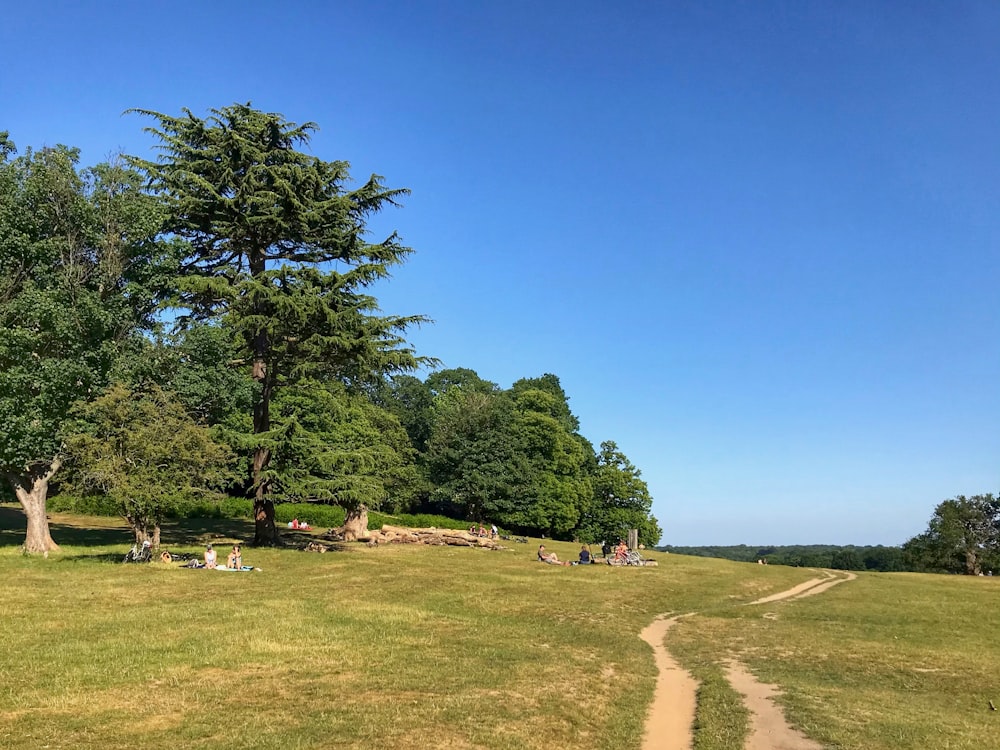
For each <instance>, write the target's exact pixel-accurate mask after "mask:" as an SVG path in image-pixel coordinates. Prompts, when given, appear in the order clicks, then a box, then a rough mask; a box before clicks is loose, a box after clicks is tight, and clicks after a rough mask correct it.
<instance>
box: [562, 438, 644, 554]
mask: <svg viewBox="0 0 1000 750" xmlns="http://www.w3.org/2000/svg"><path fill="white" fill-rule="evenodd" d="M652 505H653V498H652V497H651V496H650V494H649V488H648V487H647V486H646V483H645V482H644V481H643V480H642V479H641V472H640V471H639V470H638V469H637V468H636V467H635V466H633V465H632V462H631V461H629V460H628V458H627V457H626V456H625V454H624V453H622V452H621V451H620V450H619V449H618V445H617V444H616V443H615V442H614V441H612V440H607V441H605V442H603V443H601V450H600V453H599V454H598V456H597V471H596V474H595V476H594V495H593V500H592V501H591V503H590V506H589V507H588V508H587V509H586V512H585V513H584V517H583V519H582V520H581V523H580V536H581V538H582V539H584V540H585V541H589V542H595V541H600V540H607V541H610V540H616V539H624V538H625V537H626V535H627V534H628V531H629V529H638V530H639V541H640V542H641V543H642V544H645V545H646V546H653V545H655V544H658V543H659V541H660V527H659V524H658V523H657V522H656V519H655V518H653V517H652V516H651V515H650V511H651V510H652Z"/></svg>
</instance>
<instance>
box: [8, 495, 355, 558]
mask: <svg viewBox="0 0 1000 750" xmlns="http://www.w3.org/2000/svg"><path fill="white" fill-rule="evenodd" d="M26 528H27V519H26V518H25V517H24V513H23V512H22V511H21V509H20V507H18V506H16V505H0V547H20V546H21V545H22V544H24V534H25V529H26ZM49 531H50V532H51V534H52V538H53V539H54V540H55V542H56V544H58V545H60V546H64V547H102V548H107V547H122V548H123V551H122V552H107V551H106V549H102V550H101V551H100V552H93V553H88V552H81V553H77V554H67V555H66V556H65V559H67V560H81V559H87V560H93V561H96V562H114V563H120V562H121V561H122V557H123V556H124V554H125V552H124V550H126V549H128V547H130V546H131V544H132V541H133V537H132V532H131V531H130V530H129V529H128V527H127V526H125V524H124V522H122V521H121V520H120V519H116V518H99V519H97V518H94V517H91V516H70V515H67V514H60V513H56V514H54V515H50V516H49ZM253 533H254V526H253V521H251V520H250V519H247V518H184V519H170V520H167V521H165V522H164V523H163V525H162V527H161V529H160V549H161V550H168V551H176V550H179V551H182V552H184V551H189V550H185V548H192V547H194V548H203V547H204V545H206V544H208V543H209V542H211V543H212V544H219V543H225V542H231V543H233V544H249V541H250V540H252V539H253ZM278 533H279V534H280V537H279V538H280V542H281V543H280V547H283V548H285V549H302V548H303V547H305V546H306V545H307V544H308V543H309V542H321V543H323V544H324V545H326V546H327V548H328V549H329V551H331V552H334V551H337V552H343V551H346V550H347V549H349V546H347V545H342V544H340V543H336V542H329V541H327V540H324V539H322V538H321V537H320V536H319V535H317V534H313V533H310V532H307V531H298V530H292V529H285V528H283V527H281V528H279V529H278ZM197 554H199V555H200V550H199V551H198V553H197Z"/></svg>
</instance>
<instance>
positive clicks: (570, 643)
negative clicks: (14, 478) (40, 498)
mask: <svg viewBox="0 0 1000 750" xmlns="http://www.w3.org/2000/svg"><path fill="white" fill-rule="evenodd" d="M0 513H2V516H0V521H3V522H4V523H5V524H6V530H3V529H0V602H2V603H3V616H2V617H0V639H2V642H3V644H4V649H3V651H2V652H0V747H4V748H8V747H9V748H17V749H20V748H38V747H44V746H48V747H49V748H118V747H132V746H146V747H165V746H174V747H181V748H210V747H211V748H217V747H218V746H220V745H224V746H232V747H240V748H275V747H281V748H288V747H290V748H328V747H364V746H375V745H378V746H385V747H398V748H426V747H445V748H546V750H553V749H555V748H579V747H595V748H602V747H615V748H624V749H628V748H638V747H639V746H640V743H641V739H642V729H643V724H644V720H645V714H646V710H647V707H648V706H649V704H650V701H651V698H652V691H653V686H654V680H655V673H654V666H653V660H652V654H651V652H650V650H649V647H648V646H647V645H646V644H645V643H643V642H642V641H641V640H640V639H639V637H638V634H639V632H640V631H641V630H642V628H643V627H645V626H646V625H648V624H649V622H650V621H651V620H652V619H653V617H654V616H656V615H659V614H661V613H668V612H669V613H675V614H679V613H685V612H692V611H696V612H699V613H700V614H698V615H696V616H693V617H690V618H684V619H682V620H681V621H680V622H678V624H677V625H675V626H674V628H673V629H671V631H670V636H669V640H668V646H669V647H670V648H671V650H672V651H673V652H674V653H675V655H677V656H678V657H679V658H680V659H681V660H682V662H683V663H684V664H685V665H687V666H688V667H689V668H691V669H692V671H694V673H695V674H696V676H697V677H699V678H700V679H701V680H702V681H703V682H702V688H701V694H700V700H701V703H700V706H699V715H698V726H697V738H698V739H697V742H698V748H699V750H721V749H722V748H732V747H739V746H740V744H741V742H742V737H743V736H744V733H745V731H746V716H745V712H744V710H743V709H742V706H741V704H740V701H739V697H738V696H737V695H736V694H735V693H734V692H733V691H732V690H731V689H730V688H729V687H728V685H727V684H726V683H725V681H724V680H723V678H722V673H721V664H722V663H723V662H724V660H725V659H726V658H728V657H729V656H731V655H732V656H735V657H737V658H739V659H741V660H742V661H744V662H745V663H746V664H747V665H748V667H749V668H750V669H751V670H752V671H753V672H754V673H755V674H757V675H758V676H759V677H760V678H761V679H763V680H765V681H767V682H773V683H777V684H778V685H780V686H781V687H782V689H783V690H784V691H785V701H786V703H787V705H788V709H789V715H790V717H791V719H792V721H793V723H795V724H797V725H799V726H800V727H802V728H804V729H805V731H806V732H807V733H808V734H809V735H810V736H812V737H814V738H816V739H819V740H820V741H822V742H825V743H826V744H827V745H828V746H830V747H836V748H863V749H865V750H868V749H871V750H880V749H881V748H927V747H952V748H973V747H975V748H977V750H978V749H979V748H983V747H990V746H991V743H992V742H993V739H992V738H994V737H995V736H996V732H997V729H998V728H1000V727H998V726H997V719H998V717H1000V715H998V714H997V713H992V712H989V710H988V707H987V700H988V699H990V698H993V699H994V702H995V703H996V702H997V701H996V698H997V696H996V695H991V691H995V690H997V682H996V677H995V675H996V674H997V673H998V667H1000V660H998V655H997V651H998V648H997V645H996V638H995V637H994V634H995V633H997V632H1000V608H998V607H997V595H998V593H1000V587H998V586H997V585H996V584H998V583H1000V581H998V580H995V579H960V578H955V577H934V576H915V575H909V574H899V575H884V574H883V575H868V576H864V575H863V576H861V577H860V578H859V579H858V580H857V581H855V582H852V583H849V584H844V585H841V586H837V587H835V588H833V589H831V590H830V591H828V592H825V593H824V594H821V595H819V596H816V597H813V598H806V599H801V600H798V601H794V602H787V603H775V604H769V605H760V606H751V607H747V606H744V603H745V602H748V601H751V600H753V599H756V598H758V597H760V596H764V595H767V594H770V593H774V592H777V591H782V590H785V589H787V588H790V587H791V586H793V585H795V584H797V583H801V582H802V581H804V580H806V579H807V578H810V577H813V576H814V573H812V572H810V571H804V570H797V569H792V568H784V567H779V566H767V567H763V566H757V565H747V564H739V563H730V562H726V561H721V560H709V559H704V558H691V557H682V556H674V555H658V554H655V553H654V554H653V556H654V557H656V558H657V560H658V562H659V563H660V564H659V566H658V567H655V568H641V569H638V568H611V567H607V566H591V567H571V568H563V567H554V566H545V565H540V564H538V563H536V562H534V557H535V547H536V546H537V542H534V543H530V544H526V545H525V544H515V545H512V549H510V550H507V551H498V552H491V551H486V550H477V549H465V548H452V547H418V546H385V547H380V548H375V549H369V548H366V547H364V546H361V545H350V546H346V547H344V548H343V549H341V550H339V551H335V552H330V553H327V554H322V555H321V554H314V553H306V552H300V551H297V550H295V549H294V548H286V549H280V550H255V549H246V550H245V561H246V562H247V563H249V564H252V565H255V566H259V567H260V568H261V569H262V571H261V572H259V573H257V572H255V573H246V574H235V573H218V572H214V571H202V570H186V569H181V568H179V567H177V566H175V565H164V564H161V563H153V564H150V565H140V566H135V565H122V564H120V563H119V562H118V560H120V559H121V556H122V554H124V552H125V550H126V549H127V547H128V546H129V543H130V542H129V538H128V534H127V532H126V531H125V530H124V529H123V528H122V527H121V526H120V524H118V523H116V522H115V521H114V520H113V519H110V520H109V519H92V518H74V517H69V516H59V515H55V516H54V517H53V521H54V530H53V535H54V536H55V538H56V539H57V541H59V542H60V543H61V544H62V545H63V549H62V552H61V553H59V554H54V555H51V556H50V557H49V559H47V560H46V559H42V558H37V557H24V556H22V555H20V554H19V551H18V548H17V545H18V544H20V541H21V538H22V535H23V523H22V525H21V527H20V529H18V528H17V516H16V514H15V513H13V512H12V511H11V510H10V506H7V507H6V508H0ZM250 533H251V529H250V527H249V525H248V524H245V523H242V522H239V521H226V520H219V521H203V522H202V521H191V522H190V523H188V522H185V524H182V525H177V526H175V527H172V528H169V529H168V530H167V531H166V533H165V535H164V542H165V545H166V546H167V547H168V548H170V549H171V550H173V551H176V552H188V553H191V554H200V551H201V549H202V545H203V544H204V542H205V541H207V540H214V541H216V542H218V543H220V544H225V543H228V542H229V541H231V540H239V539H245V538H247V537H248V536H250ZM547 546H549V547H551V548H552V549H554V550H555V551H556V552H558V553H559V555H560V557H567V558H569V557H572V556H573V555H574V552H575V549H577V548H576V547H574V545H571V544H568V543H565V544H563V543H558V542H547ZM949 743H950V744H949Z"/></svg>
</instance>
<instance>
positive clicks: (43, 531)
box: [7, 458, 62, 555]
mask: <svg viewBox="0 0 1000 750" xmlns="http://www.w3.org/2000/svg"><path fill="white" fill-rule="evenodd" d="M60 466H62V460H61V459H58V458H57V459H55V460H53V461H52V463H51V464H49V465H48V466H35V467H29V468H28V469H27V471H26V472H25V473H24V474H20V475H18V474H9V475H8V477H7V478H8V479H9V480H10V483H11V485H12V486H13V487H14V494H15V495H16V496H17V501H18V502H19V503H21V509H22V510H23V511H24V515H25V516H26V517H27V519H28V530H27V532H26V533H25V536H24V551H25V552H27V553H28V554H29V555H37V554H42V555H45V554H48V553H49V552H55V551H57V550H58V549H59V545H58V544H56V543H55V542H54V541H53V540H52V535H51V534H50V533H49V519H48V516H47V515H46V514H45V502H46V500H47V499H48V496H49V480H50V479H52V475H53V474H55V473H56V472H57V471H58V470H59V467H60Z"/></svg>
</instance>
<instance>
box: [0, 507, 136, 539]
mask: <svg viewBox="0 0 1000 750" xmlns="http://www.w3.org/2000/svg"><path fill="white" fill-rule="evenodd" d="M101 520H102V521H106V523H96V524H95V523H89V524H80V523H71V522H69V519H67V520H66V521H63V520H61V516H60V515H59V514H55V515H54V516H53V515H50V516H49V532H50V533H51V534H52V539H53V540H54V541H55V543H56V544H58V545H60V546H63V545H66V546H68V547H109V546H113V545H119V544H131V543H132V532H130V531H129V530H128V528H127V527H126V526H125V525H124V524H122V523H121V522H119V521H117V520H116V519H113V518H108V519H101ZM27 528H28V519H27V518H25V516H24V513H23V512H22V511H21V509H20V508H19V507H18V506H10V505H3V506H0V547H20V546H21V545H22V544H24V534H25V531H26V530H27Z"/></svg>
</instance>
